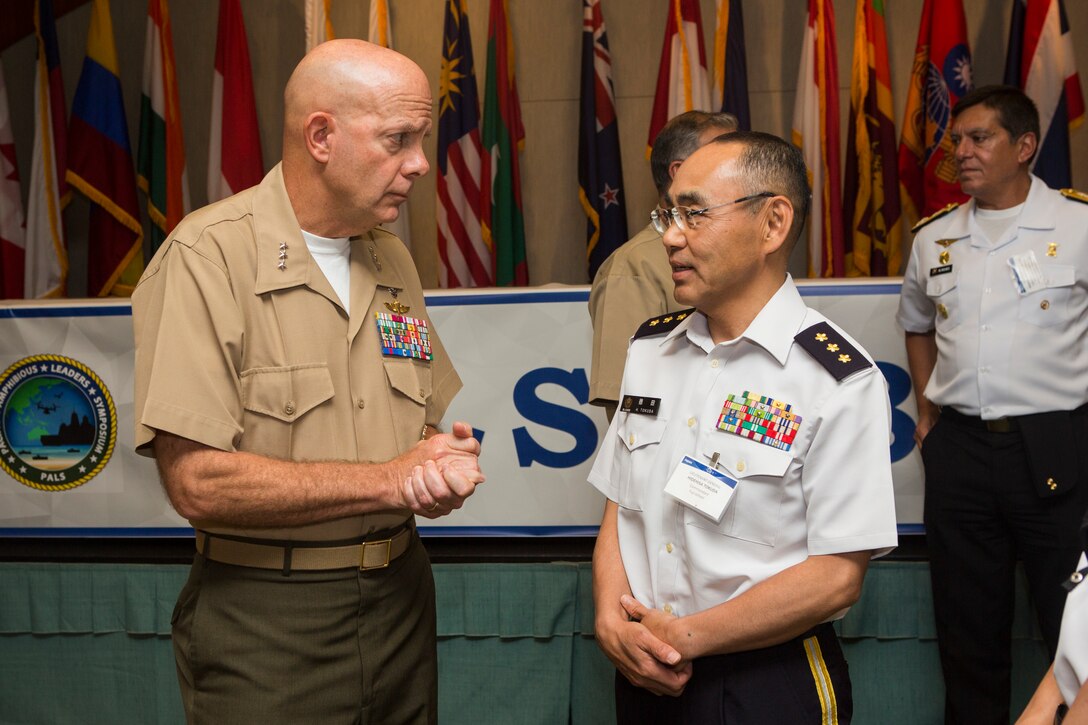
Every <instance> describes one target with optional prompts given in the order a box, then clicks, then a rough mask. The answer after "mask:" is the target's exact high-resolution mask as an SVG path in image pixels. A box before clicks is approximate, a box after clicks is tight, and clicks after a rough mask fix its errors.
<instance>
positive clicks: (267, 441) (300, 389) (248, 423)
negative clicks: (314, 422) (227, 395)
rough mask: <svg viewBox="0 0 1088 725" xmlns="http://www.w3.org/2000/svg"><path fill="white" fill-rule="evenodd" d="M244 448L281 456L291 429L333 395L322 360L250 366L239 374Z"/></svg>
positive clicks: (328, 375)
mask: <svg viewBox="0 0 1088 725" xmlns="http://www.w3.org/2000/svg"><path fill="white" fill-rule="evenodd" d="M241 382H242V407H243V408H244V409H245V420H244V422H243V427H244V429H245V440H246V446H245V447H246V450H248V451H252V452H259V453H264V454H266V455H275V456H283V455H285V454H286V453H288V452H289V451H290V450H291V431H292V429H293V427H294V426H295V425H296V424H297V423H299V422H300V421H302V420H304V419H305V416H306V414H307V413H309V412H310V411H312V410H313V409H314V408H316V407H318V406H319V405H321V404H322V403H324V402H326V401H328V400H331V399H332V396H333V386H332V376H331V375H330V374H329V369H328V367H326V366H325V365H324V364H323V363H313V364H309V365H288V366H284V367H270V368H252V369H250V370H245V371H243V372H242V374H241Z"/></svg>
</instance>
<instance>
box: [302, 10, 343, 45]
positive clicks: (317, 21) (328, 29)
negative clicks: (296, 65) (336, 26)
mask: <svg viewBox="0 0 1088 725" xmlns="http://www.w3.org/2000/svg"><path fill="white" fill-rule="evenodd" d="M331 11H332V0H306V11H305V12H306V52H307V53H309V52H310V51H311V50H313V49H314V46H315V45H320V44H321V43H324V42H325V41H326V40H333V39H334V38H335V37H336V34H335V33H334V32H332V21H331V20H329V15H330V14H331Z"/></svg>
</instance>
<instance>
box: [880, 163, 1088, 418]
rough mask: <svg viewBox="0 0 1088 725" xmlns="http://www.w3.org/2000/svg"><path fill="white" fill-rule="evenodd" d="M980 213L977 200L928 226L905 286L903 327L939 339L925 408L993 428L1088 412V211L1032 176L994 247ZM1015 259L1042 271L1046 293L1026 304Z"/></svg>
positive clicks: (1042, 288) (1031, 296) (1032, 294)
mask: <svg viewBox="0 0 1088 725" xmlns="http://www.w3.org/2000/svg"><path fill="white" fill-rule="evenodd" d="M975 208H976V206H975V201H974V200H973V199H972V200H971V201H970V202H968V203H967V204H965V205H963V206H960V207H958V208H956V209H955V210H953V211H952V212H950V213H948V214H946V215H944V216H941V217H939V218H936V219H934V220H933V221H931V222H929V223H928V224H926V225H925V226H923V227H922V228H921V229H920V231H919V232H918V234H917V236H916V237H915V238H914V247H913V249H912V250H911V255H910V261H909V263H908V264H907V271H906V275H905V277H904V279H903V294H902V297H901V298H900V302H899V313H898V315H897V320H898V321H899V324H900V325H901V326H902V327H903V329H904V330H906V331H907V332H914V333H925V332H929V331H930V330H933V329H936V340H937V363H936V366H935V367H934V370H933V374H932V375H931V376H930V378H929V384H928V385H927V386H926V390H925V395H926V398H928V399H929V400H931V401H933V402H934V403H936V404H937V405H942V406H943V405H950V406H953V407H955V408H956V409H957V410H959V411H960V412H962V413H966V414H968V415H979V416H981V417H982V418H985V419H987V420H989V419H993V418H1001V417H1005V416H1016V415H1027V414H1031V413H1040V412H1045V411H1051V410H1072V409H1074V408H1076V407H1078V406H1080V405H1081V404H1083V403H1085V402H1088V206H1086V205H1085V203H1084V202H1083V201H1079V200H1078V199H1077V198H1071V197H1065V196H1063V195H1062V194H1061V193H1060V192H1057V191H1055V190H1053V189H1051V188H1049V187H1048V186H1047V185H1046V184H1044V183H1043V182H1042V181H1041V180H1039V179H1038V178H1036V177H1034V176H1033V177H1032V179H1031V188H1030V190H1029V191H1028V196H1027V200H1026V201H1025V202H1024V208H1023V210H1022V211H1021V213H1020V216H1019V218H1018V219H1017V220H1016V223H1015V224H1014V225H1013V226H1012V228H1011V229H1010V230H1009V231H1007V232H1006V233H1005V236H1004V237H1002V238H1001V239H999V240H997V241H996V242H991V241H990V240H989V239H988V238H987V237H986V235H985V234H983V232H982V229H981V228H980V227H979V225H978V223H977V221H976V220H975ZM1013 258H1018V259H1021V260H1028V261H1027V262H1021V264H1030V263H1031V260H1033V261H1034V263H1036V264H1037V265H1038V267H1039V269H1040V270H1041V274H1042V278H1043V282H1042V285H1041V286H1040V287H1039V288H1038V289H1035V290H1034V291H1030V292H1027V293H1026V294H1020V292H1019V291H1018V289H1017V286H1016V283H1015V282H1014V279H1013V276H1012V273H1011V267H1010V260H1011V259H1013Z"/></svg>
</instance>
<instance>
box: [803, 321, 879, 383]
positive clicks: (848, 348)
mask: <svg viewBox="0 0 1088 725" xmlns="http://www.w3.org/2000/svg"><path fill="white" fill-rule="evenodd" d="M793 339H794V340H795V341H796V342H797V344H799V345H800V346H801V347H803V348H804V349H805V352H807V353H808V354H809V355H811V356H812V357H813V358H815V359H816V362H818V363H820V364H821V365H823V366H824V367H825V368H827V371H828V372H829V373H831V374H832V375H833V376H834V377H835V379H836V380H842V379H843V378H845V377H846V376H848V375H851V374H853V373H856V372H857V371H858V370H864V369H866V368H871V367H872V366H873V364H872V363H871V362H869V358H867V357H865V356H864V355H863V354H861V352H860V351H859V350H858V349H857V348H856V347H854V346H853V345H851V344H850V343H849V342H847V341H846V339H845V338H844V337H843V336H842V334H841V333H839V331H838V330H836V329H835V328H833V327H832V326H831V325H829V324H827V323H826V322H818V323H816V324H815V325H813V326H812V327H809V328H806V329H804V330H801V332H799V333H797V334H796V335H795V336H794V338H793Z"/></svg>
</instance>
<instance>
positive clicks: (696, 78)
mask: <svg viewBox="0 0 1088 725" xmlns="http://www.w3.org/2000/svg"><path fill="white" fill-rule="evenodd" d="M668 2H669V17H668V19H667V20H666V22H665V42H664V44H663V45H662V48H661V65H660V66H659V68H658V71H657V92H656V93H655V94H654V108H653V113H652V115H651V116H650V135H649V137H648V138H647V139H646V158H650V151H652V150H653V146H654V139H656V138H657V134H658V133H659V132H660V131H661V127H662V126H664V125H665V123H666V122H667V121H668V120H669V119H670V118H672V117H673V116H678V115H680V114H681V113H684V112H685V111H709V110H711V108H713V105H712V101H711V97H710V77H709V75H708V74H707V70H706V50H705V49H704V47H703V20H702V16H701V15H700V13H699V2H698V0H668Z"/></svg>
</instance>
